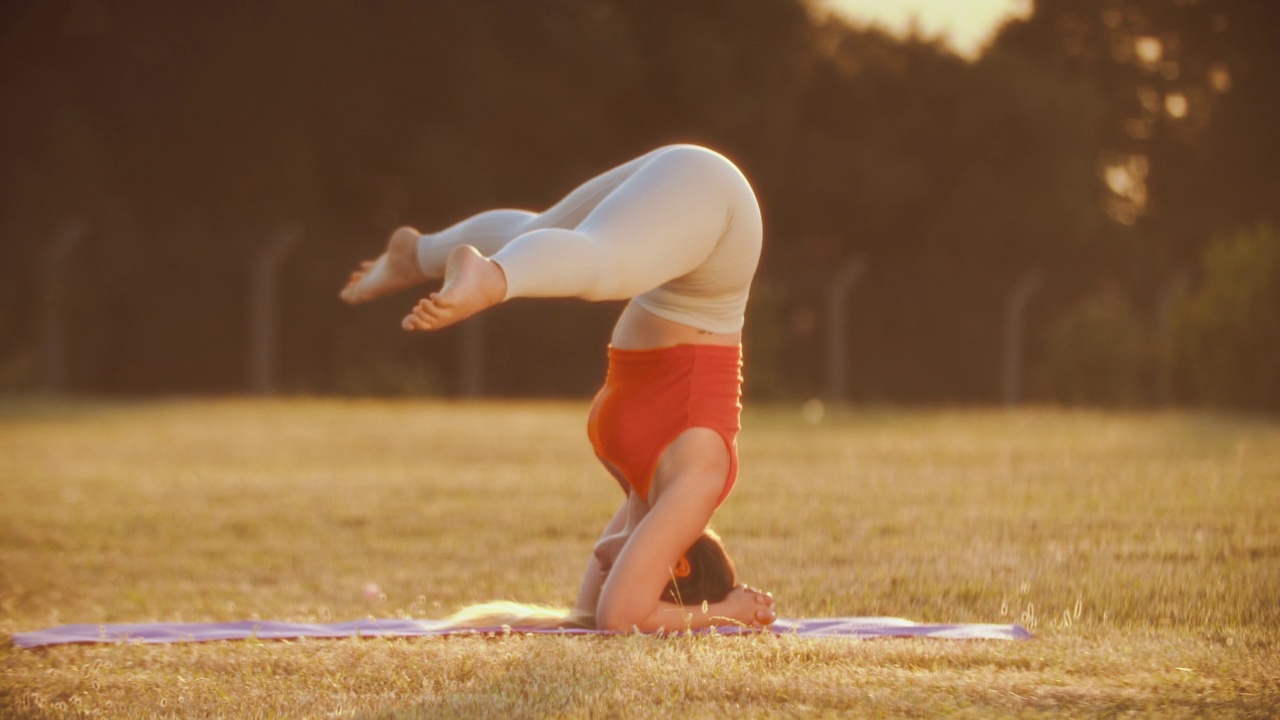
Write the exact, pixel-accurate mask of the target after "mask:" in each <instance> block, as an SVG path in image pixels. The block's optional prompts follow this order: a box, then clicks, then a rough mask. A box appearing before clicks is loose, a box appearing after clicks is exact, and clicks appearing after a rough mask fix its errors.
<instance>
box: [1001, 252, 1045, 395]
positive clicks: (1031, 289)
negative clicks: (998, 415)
mask: <svg viewBox="0 0 1280 720" xmlns="http://www.w3.org/2000/svg"><path fill="white" fill-rule="evenodd" d="M1043 283H1044V279H1043V277H1042V276H1041V274H1040V270H1039V268H1032V269H1031V270H1028V271H1026V272H1025V273H1023V274H1022V277H1021V278H1019V279H1018V282H1017V283H1015V284H1014V286H1013V289H1012V290H1010V291H1009V294H1008V295H1007V296H1005V301H1004V368H1003V372H1002V375H1003V377H1002V389H1003V391H1004V404H1005V405H1010V406H1012V405H1017V404H1018V403H1019V402H1020V401H1021V400H1022V361H1023V345H1024V344H1025V342H1024V339H1023V336H1024V335H1025V328H1026V320H1027V305H1028V304H1029V303H1030V302H1031V298H1032V297H1034V296H1035V294H1036V291H1037V290H1039V289H1040V286H1041V285H1042V284H1043Z"/></svg>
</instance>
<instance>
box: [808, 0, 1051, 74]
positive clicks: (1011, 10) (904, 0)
mask: <svg viewBox="0 0 1280 720" xmlns="http://www.w3.org/2000/svg"><path fill="white" fill-rule="evenodd" d="M815 5H816V6H819V7H822V6H825V7H827V8H829V9H831V10H833V11H835V12H837V13H839V14H840V15H843V16H844V17H845V18H847V19H849V20H850V21H852V22H853V23H855V24H867V25H874V26H876V27H880V28H882V29H884V30H886V31H887V32H889V33H891V34H893V35H897V36H899V37H905V36H907V35H909V34H910V33H911V32H912V30H913V29H915V30H918V31H919V33H920V34H922V35H924V36H925V37H928V38H932V37H936V36H940V37H942V38H943V39H944V40H945V41H946V44H947V46H948V47H950V48H951V49H952V50H954V51H955V52H956V53H957V54H958V55H960V56H961V57H964V58H968V59H970V60H972V59H975V58H977V57H978V56H979V55H980V54H981V53H982V49H983V48H984V47H985V46H986V44H987V43H988V42H989V41H990V40H991V37H992V36H993V35H994V34H995V31H996V30H997V29H998V28H999V27H1000V25H1002V24H1003V23H1004V22H1005V21H1006V20H1009V19H1011V18H1026V17H1029V16H1030V15H1031V10H1032V2H1031V0H897V1H895V2H885V0H815Z"/></svg>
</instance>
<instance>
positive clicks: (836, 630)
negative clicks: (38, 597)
mask: <svg viewBox="0 0 1280 720" xmlns="http://www.w3.org/2000/svg"><path fill="white" fill-rule="evenodd" d="M508 631H510V632H519V633H528V634H540V635H608V634H610V633H608V632H606V631H604V630H576V629H574V630H536V629H531V630H522V629H520V628H501V627H493V628H481V629H477V630H458V629H455V628H449V627H445V626H444V623H443V622H441V621H439V620H395V619H391V620H356V621H354V622H345V623H334V624H332V625H313V624H308V623H290V622H270V621H256V620H255V621H242V622H226V623H145V624H141V625H63V626H62V627H56V628H50V629H48V630H36V631H33V632H26V633H16V634H14V635H13V643H14V645H17V646H18V647H20V648H34V647H44V646H48V645H66V644H70V643H179V642H208V641H211V640H247V639H250V638H256V639H258V640H293V639H297V638H355V637H443V636H448V635H469V634H475V633H479V634H489V633H505V632H508ZM716 632H718V633H719V634H721V635H738V634H745V633H750V632H751V631H750V630H742V629H739V628H736V627H727V628H719V629H717V631H716ZM773 632H774V633H775V634H778V635H796V636H798V637H806V638H880V637H927V638H942V639H947V640H1028V639H1030V638H1031V633H1029V632H1027V630H1026V629H1025V628H1023V627H1022V626H1021V625H988V624H982V623H977V624H973V623H970V624H955V625H921V624H918V623H914V622H911V621H910V620H903V619H902V618H891V617H848V618H809V619H803V620H782V619H779V620H778V621H777V622H776V623H774V625H773Z"/></svg>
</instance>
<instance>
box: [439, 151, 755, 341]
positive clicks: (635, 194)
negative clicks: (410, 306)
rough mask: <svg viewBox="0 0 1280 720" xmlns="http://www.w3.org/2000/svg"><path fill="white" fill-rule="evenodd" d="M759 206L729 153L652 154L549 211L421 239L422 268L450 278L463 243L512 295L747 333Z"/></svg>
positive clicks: (494, 217) (479, 220) (495, 214)
mask: <svg viewBox="0 0 1280 720" xmlns="http://www.w3.org/2000/svg"><path fill="white" fill-rule="evenodd" d="M761 239H762V227H761V221H760V208H759V206H758V205H757V203H756V198H755V194H754V193H753V192H752V191H751V186H750V185H749V184H748V183H747V180H746V178H744V177H743V176H742V173H741V172H739V170H738V168H736V167H735V166H734V165H733V163H731V162H729V160H727V159H726V158H725V157H724V156H722V155H719V154H718V153H715V152H713V151H711V150H707V149H706V148H702V147H697V146H694V145H672V146H667V147H663V148H659V149H657V150H654V151H652V152H650V153H648V154H646V155H644V156H642V157H640V158H637V159H635V160H632V161H631V162H628V163H626V164H624V165H621V166H619V167H616V168H614V169H612V170H609V171H608V172H605V173H604V174H602V175H599V176H597V177H595V178H592V179H591V180H589V181H587V182H586V183H584V184H582V185H580V186H579V187H577V188H576V189H574V190H573V191H572V192H570V193H569V194H568V195H567V196H566V197H565V198H564V199H562V200H561V201H560V202H558V203H556V204H555V205H554V206H552V207H551V208H550V209H548V210H546V211H544V212H542V213H532V212H528V211H524V210H489V211H486V212H482V213H480V214H478V215H475V216H472V217H470V218H468V219H466V220H463V221H462V222H459V223H457V224H456V225H452V226H450V227H448V228H446V229H445V230H442V231H440V232H438V233H434V234H432V233H428V234H426V235H423V236H422V238H421V240H419V243H418V262H419V264H420V265H421V267H422V270H423V272H425V273H426V274H427V275H428V276H430V277H440V276H442V275H443V274H444V267H445V260H446V258H448V256H449V252H450V251H451V250H452V249H453V248H455V247H457V246H458V245H462V244H466V245H472V246H474V247H475V248H476V249H477V250H479V251H480V252H481V253H482V254H483V255H485V256H488V257H491V258H492V259H493V261H494V262H496V263H498V265H500V266H501V267H502V270H503V272H504V273H505V274H506V279H507V298H514V297H576V298H582V299H584V300H625V299H628V298H631V299H633V302H635V303H637V304H639V305H640V306H641V307H643V308H645V309H646V310H648V311H650V312H652V313H653V314H655V315H657V316H659V317H662V318H665V319H668V320H672V321H674V322H679V323H682V324H685V325H689V326H692V327H695V328H698V329H700V330H706V331H708V332H716V333H731V332H736V331H737V330H740V329H741V328H742V323H743V313H744V311H745V310H746V303H747V295H748V292H749V290H750V286H751V279H752V277H753V276H754V275H755V270H756V264H757V263H758V261H759V258H760V245H761Z"/></svg>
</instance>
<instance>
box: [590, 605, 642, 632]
mask: <svg viewBox="0 0 1280 720" xmlns="http://www.w3.org/2000/svg"><path fill="white" fill-rule="evenodd" d="M635 624H636V623H635V622H634V620H633V619H632V618H630V617H628V616H627V615H626V614H624V613H621V612H618V611H617V610H616V609H612V608H600V609H599V611H597V613H596V628H597V629H600V630H608V631H610V632H629V631H630V630H631V629H632V628H633V627H634V626H635Z"/></svg>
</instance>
